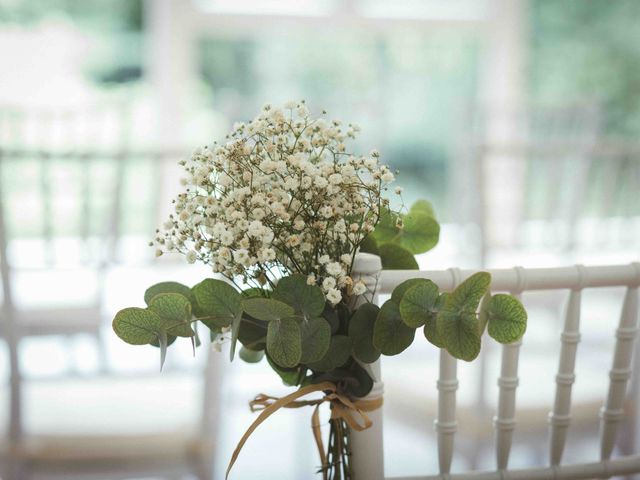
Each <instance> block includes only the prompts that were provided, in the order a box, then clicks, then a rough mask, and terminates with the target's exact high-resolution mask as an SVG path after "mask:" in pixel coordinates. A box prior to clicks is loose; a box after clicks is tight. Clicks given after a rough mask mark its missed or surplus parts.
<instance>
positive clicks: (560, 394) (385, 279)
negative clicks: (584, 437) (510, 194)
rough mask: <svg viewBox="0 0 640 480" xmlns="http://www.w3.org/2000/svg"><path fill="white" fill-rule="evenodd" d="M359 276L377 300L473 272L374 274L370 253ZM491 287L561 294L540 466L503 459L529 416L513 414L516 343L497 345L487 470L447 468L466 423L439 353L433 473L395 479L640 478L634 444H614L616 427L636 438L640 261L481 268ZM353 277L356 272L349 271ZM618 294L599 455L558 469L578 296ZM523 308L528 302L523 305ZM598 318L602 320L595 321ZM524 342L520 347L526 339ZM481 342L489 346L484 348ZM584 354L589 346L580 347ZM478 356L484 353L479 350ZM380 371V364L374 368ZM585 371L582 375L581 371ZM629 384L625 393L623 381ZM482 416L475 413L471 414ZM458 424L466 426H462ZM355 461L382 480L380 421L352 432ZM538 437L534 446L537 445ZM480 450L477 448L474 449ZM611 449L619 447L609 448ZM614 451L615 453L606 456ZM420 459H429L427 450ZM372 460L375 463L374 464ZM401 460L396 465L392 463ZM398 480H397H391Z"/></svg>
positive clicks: (452, 362) (568, 416) (446, 361)
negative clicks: (402, 287) (407, 285)
mask: <svg viewBox="0 0 640 480" xmlns="http://www.w3.org/2000/svg"><path fill="white" fill-rule="evenodd" d="M357 267H358V271H359V272H360V275H362V276H363V278H373V277H375V275H376V274H378V273H379V278H378V280H377V281H375V280H371V281H370V285H371V286H372V287H373V286H376V285H377V295H388V294H390V293H391V291H392V290H393V288H394V287H395V286H396V285H398V284H399V283H401V282H402V281H404V280H406V279H408V278H415V277H423V278H429V279H431V280H432V281H434V282H435V283H436V284H438V286H439V287H440V289H441V290H442V291H451V290H453V289H455V287H456V286H457V285H458V284H459V283H460V282H462V281H463V280H464V279H465V278H467V277H468V276H469V275H471V274H472V273H474V272H473V271H461V270H459V269H449V270H446V271H383V272H379V263H378V261H377V259H376V258H375V257H371V256H368V258H362V259H360V261H359V263H358V264H357ZM489 271H490V273H491V275H492V278H493V281H492V287H491V288H492V291H494V292H509V293H511V294H514V295H517V296H520V295H522V294H523V293H530V292H540V291H545V292H553V291H565V292H568V300H567V305H566V310H565V315H564V318H563V319H560V321H561V322H562V324H563V327H562V333H561V336H560V341H559V342H558V343H556V347H555V348H554V349H549V350H548V351H547V352H546V353H545V355H551V352H556V353H555V355H557V358H558V360H557V361H558V367H557V374H556V376H555V396H554V400H553V402H551V403H550V404H549V405H548V411H549V415H548V427H547V426H546V425H545V426H542V427H543V428H548V442H547V445H548V447H547V448H548V453H547V455H546V459H545V461H544V464H541V465H532V466H531V468H518V469H512V468H509V461H510V454H511V450H512V445H513V434H514V431H516V430H517V428H518V425H517V423H516V418H522V416H526V415H527V407H521V408H518V405H517V402H516V392H517V390H518V387H519V383H520V377H521V373H520V372H519V365H518V361H519V358H520V350H521V345H522V342H520V341H519V342H515V343H513V344H509V345H503V346H501V347H500V348H501V350H502V354H501V359H500V370H499V372H500V373H499V377H498V378H497V384H498V401H497V403H496V410H495V411H494V412H493V429H494V434H493V443H494V450H495V454H494V455H495V468H494V469H493V470H491V469H489V470H487V471H468V472H459V473H458V472H455V473H452V472H451V465H452V460H453V458H454V451H456V449H455V446H454V443H455V442H454V439H455V437H456V432H457V431H458V420H459V418H463V419H465V420H463V421H472V420H471V418H472V417H470V416H469V415H467V414H465V413H464V412H461V411H460V410H459V409H457V408H456V392H457V390H458V387H459V380H458V378H457V366H458V360H456V359H454V358H453V357H451V356H450V355H449V354H448V353H446V351H444V350H441V352H440V360H439V363H440V373H439V378H438V380H437V384H436V385H434V387H435V388H437V391H438V398H437V411H436V412H435V417H436V418H435V421H434V424H435V431H436V437H437V458H438V465H439V472H438V473H426V472H425V475H421V476H412V477H406V478H403V480H418V479H420V480H431V479H433V480H436V479H442V480H445V479H447V480H448V479H452V480H453V479H460V480H467V479H469V480H471V479H483V480H503V479H507V478H508V479H522V480H534V479H540V480H543V479H544V480H547V479H548V480H551V479H554V480H557V479H575V480H578V479H592V478H611V477H617V476H631V475H634V474H640V453H639V452H638V451H637V449H636V448H637V446H636V445H635V442H633V441H632V442H630V447H629V445H627V446H626V448H624V447H623V446H622V445H621V440H622V439H621V430H624V431H625V432H624V433H625V434H626V436H627V437H630V438H632V439H635V436H636V431H635V430H636V429H635V424H636V422H637V420H638V419H637V398H636V394H635V392H637V376H638V372H637V368H638V362H637V360H635V361H634V348H635V339H636V336H637V333H638V321H639V305H638V303H639V288H640V263H633V264H629V265H618V266H595V267H584V266H575V267H561V268H533V269H524V268H521V267H516V268H513V269H499V270H489ZM356 275H358V274H357V273H356ZM612 287H616V288H624V289H625V294H624V300H623V305H622V309H621V314H620V318H619V320H618V321H615V320H614V319H613V318H612V319H611V325H610V331H611V336H612V337H614V350H613V358H612V360H611V364H610V367H608V366H607V365H602V368H603V369H607V368H609V370H608V371H609V382H608V385H602V395H601V398H602V403H601V405H602V407H601V409H600V415H599V425H600V428H599V432H600V433H599V438H598V440H597V441H598V443H599V449H598V450H599V453H598V455H597V456H596V457H595V458H593V459H592V460H591V459H587V458H584V459H583V460H582V463H572V464H564V463H563V461H562V459H563V453H564V452H565V450H566V447H567V434H568V432H569V431H570V429H571V427H572V420H573V419H574V416H575V414H576V412H574V409H575V408H574V409H572V390H573V384H574V382H575V380H576V378H580V376H581V372H580V371H576V354H577V351H578V348H579V346H580V340H581V325H580V320H581V317H582V316H583V312H582V311H581V303H582V293H583V291H585V290H599V289H609V288H612ZM524 303H525V307H526V306H527V302H526V299H525V302H524ZM603 320H604V319H603ZM539 326H540V325H537V324H536V323H532V322H530V323H529V327H528V334H530V335H531V334H532V333H531V332H532V331H534V330H535V329H536V328H537V327H539ZM523 341H524V343H525V344H526V342H527V334H525V336H524V339H523ZM483 343H484V345H486V344H487V342H483ZM584 347H585V348H588V347H589V345H585V346H584ZM481 355H482V353H481ZM378 368H379V367H378ZM584 373H588V372H583V374H584ZM630 379H633V382H632V385H631V388H628V384H629V380H630ZM523 380H524V381H532V382H538V381H539V380H538V379H537V378H523ZM374 390H375V395H380V394H381V392H382V382H381V381H380V379H378V382H377V383H376V385H375V387H374ZM425 405H426V404H425ZM375 413H377V415H376V418H375V419H374V422H382V417H383V415H382V413H381V412H375ZM479 415H482V412H475V416H479ZM462 426H464V425H462ZM354 437H355V439H354V441H353V452H352V453H353V458H354V465H356V466H357V467H358V469H359V470H358V472H359V476H360V477H361V478H367V479H371V480H378V479H384V478H385V476H384V467H383V465H382V461H381V459H382V458H383V455H384V453H383V450H384V449H383V438H382V425H379V426H378V428H377V429H375V430H371V431H368V430H367V431H364V432H356V433H354ZM536 441H537V440H536ZM477 447H478V448H479V447H480V445H477ZM616 448H618V450H616ZM616 451H617V452H618V453H619V455H614V452H616ZM425 455H436V453H435V452H431V451H426V452H425ZM372 459H378V461H372ZM397 461H401V459H397ZM398 480H400V479H399V478H398Z"/></svg>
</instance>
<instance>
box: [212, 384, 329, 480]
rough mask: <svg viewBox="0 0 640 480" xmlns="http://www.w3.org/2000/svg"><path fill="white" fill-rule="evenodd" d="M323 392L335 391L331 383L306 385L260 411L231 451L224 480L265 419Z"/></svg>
mask: <svg viewBox="0 0 640 480" xmlns="http://www.w3.org/2000/svg"><path fill="white" fill-rule="evenodd" d="M323 390H335V385H334V384H333V383H331V382H322V383H318V384H316V385H308V386H306V387H302V388H301V389H299V390H296V391H295V392H293V393H290V394H289V395H287V396H286V397H282V398H280V399H279V400H276V401H275V402H273V403H272V404H271V405H269V406H268V407H266V408H265V409H264V410H262V412H261V413H260V415H258V418H256V419H255V420H254V422H253V423H252V424H251V426H250V427H249V428H248V429H247V431H246V432H245V433H244V435H242V438H241V439H240V441H239V442H238V445H237V446H236V449H235V450H234V451H233V455H231V460H230V461H229V466H228V467H227V472H226V474H225V477H224V478H225V479H228V478H229V473H230V472H231V468H232V467H233V465H234V463H236V460H237V459H238V455H240V451H241V450H242V447H244V444H245V443H246V442H247V440H248V439H249V437H250V436H251V434H252V433H253V432H254V431H255V429H256V428H258V426H259V425H260V424H261V423H262V422H264V421H265V420H266V419H267V418H269V417H270V416H271V415H273V414H274V413H275V412H277V411H278V410H280V409H281V408H282V407H285V406H286V405H288V404H290V403H291V402H293V401H295V400H296V399H298V398H300V397H304V396H305V395H308V394H309V393H313V392H320V391H323Z"/></svg>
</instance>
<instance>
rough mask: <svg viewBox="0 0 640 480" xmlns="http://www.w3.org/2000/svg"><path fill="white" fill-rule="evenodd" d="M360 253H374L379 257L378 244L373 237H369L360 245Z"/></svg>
mask: <svg viewBox="0 0 640 480" xmlns="http://www.w3.org/2000/svg"><path fill="white" fill-rule="evenodd" d="M360 251H361V252H362V253H373V254H374V255H378V253H379V252H378V242H377V241H376V239H375V238H374V236H373V235H367V236H366V237H364V239H363V240H362V242H361V243H360Z"/></svg>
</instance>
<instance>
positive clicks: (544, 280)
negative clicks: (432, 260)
mask: <svg viewBox="0 0 640 480" xmlns="http://www.w3.org/2000/svg"><path fill="white" fill-rule="evenodd" d="M477 271H478V270H459V274H460V278H461V279H462V280H464V279H466V278H468V277H469V276H471V275H472V274H473V273H475V272H477ZM483 271H487V272H489V273H490V274H491V278H492V281H491V289H492V290H494V291H505V292H512V293H517V292H522V291H529V290H559V289H571V290H573V289H582V288H595V287H617V286H629V287H630V286H639V285H640V262H634V263H631V264H627V265H606V266H590V267H586V266H581V265H576V266H572V267H554V268H522V267H516V268H507V269H490V270H483ZM409 278H427V279H429V280H431V281H433V282H434V283H436V284H437V285H438V286H439V287H440V288H441V289H442V290H443V291H451V290H453V289H454V282H455V276H454V273H453V271H452V270H451V269H449V270H383V271H382V273H381V274H380V278H379V280H378V292H379V293H381V294H389V293H391V291H392V290H393V289H394V288H395V287H396V286H397V285H398V284H400V283H402V282H403V281H404V280H407V279H409Z"/></svg>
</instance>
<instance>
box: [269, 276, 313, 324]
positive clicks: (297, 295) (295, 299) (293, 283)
mask: <svg viewBox="0 0 640 480" xmlns="http://www.w3.org/2000/svg"><path fill="white" fill-rule="evenodd" d="M272 297H273V298H274V299H276V300H280V301H281V302H284V303H286V304H287V305H290V306H292V307H293V308H294V310H295V311H296V313H300V314H302V315H304V316H306V317H307V318H311V317H318V316H320V315H322V311H323V310H324V303H325V300H324V294H323V293H322V289H321V288H320V287H318V286H316V285H307V277H306V276H304V275H300V274H295V275H290V276H288V277H284V278H281V279H280V280H279V281H278V285H276V288H275V289H274V290H273V295H272Z"/></svg>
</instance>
